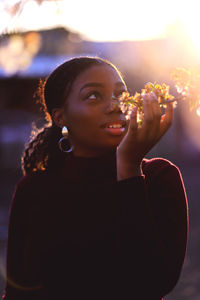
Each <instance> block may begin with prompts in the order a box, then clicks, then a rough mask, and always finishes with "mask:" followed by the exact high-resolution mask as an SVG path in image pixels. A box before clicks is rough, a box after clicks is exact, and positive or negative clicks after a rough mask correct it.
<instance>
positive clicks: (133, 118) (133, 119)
mask: <svg viewBox="0 0 200 300" xmlns="http://www.w3.org/2000/svg"><path fill="white" fill-rule="evenodd" d="M137 128H138V123H137V107H136V106H134V107H133V109H132V112H131V116H130V121H129V130H130V131H132V132H134V133H135V132H136V131H137Z"/></svg>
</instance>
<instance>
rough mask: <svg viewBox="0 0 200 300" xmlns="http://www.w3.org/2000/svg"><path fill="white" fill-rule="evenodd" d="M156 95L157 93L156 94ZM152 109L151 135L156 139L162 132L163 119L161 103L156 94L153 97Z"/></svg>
mask: <svg viewBox="0 0 200 300" xmlns="http://www.w3.org/2000/svg"><path fill="white" fill-rule="evenodd" d="M154 95H155V94H154ZM152 111H153V119H154V120H153V124H152V130H151V134H152V135H151V136H152V140H156V139H157V137H158V136H159V133H160V121H161V115H162V111H161V108H160V105H159V103H158V98H157V97H156V95H155V96H154V97H153V99H152Z"/></svg>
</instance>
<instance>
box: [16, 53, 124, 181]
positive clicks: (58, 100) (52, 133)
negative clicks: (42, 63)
mask: <svg viewBox="0 0 200 300" xmlns="http://www.w3.org/2000/svg"><path fill="white" fill-rule="evenodd" d="M93 65H109V66H111V67H112V68H114V69H115V70H117V68H116V67H115V66H114V65H113V64H112V63H110V62H109V61H107V60H105V59H102V58H99V57H76V58H73V59H70V60H68V61H66V62H64V63H63V64H61V65H60V66H58V67H57V68H56V69H55V70H54V71H53V72H52V73H51V74H50V75H49V76H48V77H47V79H46V80H45V81H44V82H42V81H40V83H39V86H38V89H37V92H36V95H37V96H38V97H37V98H39V100H37V102H39V104H40V106H41V109H42V110H43V112H44V115H45V119H46V121H47V124H46V125H45V126H44V127H43V128H42V129H40V130H39V129H37V128H33V130H32V133H31V138H30V142H29V143H28V145H27V146H26V148H25V151H24V153H23V156H22V158H21V163H22V171H23V174H24V175H26V174H29V173H31V172H36V171H44V170H46V169H49V168H56V167H59V166H60V165H61V164H62V163H63V161H64V160H65V157H66V153H63V152H61V151H60V150H59V147H58V141H59V139H60V138H61V137H62V134H61V129H60V128H59V127H57V126H56V124H55V123H54V122H53V120H52V110H53V109H54V108H59V107H62V105H63V104H64V102H65V101H66V99H67V97H68V95H69V93H70V91H71V87H72V85H73V83H74V81H75V79H76V78H77V77H78V76H79V75H80V74H81V73H82V72H83V71H85V70H87V69H89V68H90V67H91V66H93ZM117 72H119V71H118V70H117ZM119 73H120V72H119Z"/></svg>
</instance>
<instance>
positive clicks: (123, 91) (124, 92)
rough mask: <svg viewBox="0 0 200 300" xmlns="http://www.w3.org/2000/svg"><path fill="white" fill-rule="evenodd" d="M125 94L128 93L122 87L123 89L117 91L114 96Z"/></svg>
mask: <svg viewBox="0 0 200 300" xmlns="http://www.w3.org/2000/svg"><path fill="white" fill-rule="evenodd" d="M125 94H128V91H127V90H125V89H124V90H121V91H118V92H117V93H116V94H115V97H116V98H120V97H122V96H124V95H125Z"/></svg>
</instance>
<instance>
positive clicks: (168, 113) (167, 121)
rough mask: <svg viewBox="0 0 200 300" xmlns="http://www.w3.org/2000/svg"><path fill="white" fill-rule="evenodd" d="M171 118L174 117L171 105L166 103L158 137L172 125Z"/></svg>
mask: <svg viewBox="0 0 200 300" xmlns="http://www.w3.org/2000/svg"><path fill="white" fill-rule="evenodd" d="M173 116H174V108H173V103H168V104H167V106H166V110H165V114H164V115H163V116H162V118H161V123H160V137H162V136H163V135H164V134H165V133H166V132H167V130H168V129H169V128H170V126H171V125H172V122H173Z"/></svg>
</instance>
